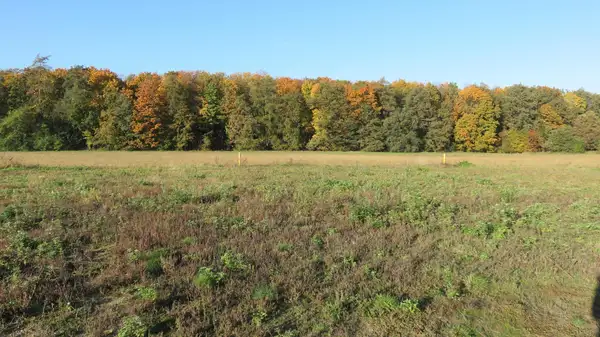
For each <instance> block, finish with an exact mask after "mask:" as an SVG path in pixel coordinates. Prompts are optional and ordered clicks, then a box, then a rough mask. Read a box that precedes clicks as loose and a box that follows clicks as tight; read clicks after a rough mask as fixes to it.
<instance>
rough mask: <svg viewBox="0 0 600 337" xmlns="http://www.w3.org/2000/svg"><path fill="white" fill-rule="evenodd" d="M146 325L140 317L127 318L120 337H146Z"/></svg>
mask: <svg viewBox="0 0 600 337" xmlns="http://www.w3.org/2000/svg"><path fill="white" fill-rule="evenodd" d="M146 330H147V328H146V325H145V324H144V322H142V319H141V318H140V317H139V316H130V317H126V318H125V319H124V320H123V323H122V325H121V329H119V333H118V334H117V336H118V337H144V336H145V335H146Z"/></svg>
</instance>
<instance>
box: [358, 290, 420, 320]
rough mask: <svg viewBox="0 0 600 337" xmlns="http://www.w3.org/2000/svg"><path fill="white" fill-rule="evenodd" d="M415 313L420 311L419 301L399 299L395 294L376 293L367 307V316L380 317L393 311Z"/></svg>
mask: <svg viewBox="0 0 600 337" xmlns="http://www.w3.org/2000/svg"><path fill="white" fill-rule="evenodd" d="M398 311H399V312H403V313H407V314H415V313H418V312H419V311H420V309H419V301H417V300H413V299H404V300H402V301H400V300H399V299H398V297H397V296H392V295H387V294H378V295H376V296H375V298H374V299H373V300H372V301H371V303H370V304H369V306H368V308H367V316H370V317H380V316H383V315H386V314H390V313H393V312H398Z"/></svg>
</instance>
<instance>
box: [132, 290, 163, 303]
mask: <svg viewBox="0 0 600 337" xmlns="http://www.w3.org/2000/svg"><path fill="white" fill-rule="evenodd" d="M135 296H136V297H137V298H141V299H143V300H146V301H152V302H154V301H156V299H157V298H158V292H157V291H156V289H154V288H151V287H137V288H136V290H135Z"/></svg>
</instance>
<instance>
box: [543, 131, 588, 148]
mask: <svg viewBox="0 0 600 337" xmlns="http://www.w3.org/2000/svg"><path fill="white" fill-rule="evenodd" d="M545 146H546V150H548V151H552V152H574V153H582V152H585V144H584V142H583V139H581V138H580V137H577V136H576V135H575V132H574V130H573V128H572V127H570V126H563V127H561V128H558V129H555V130H552V131H550V133H549V135H548V140H546V144H545Z"/></svg>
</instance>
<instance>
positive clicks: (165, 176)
mask: <svg viewBox="0 0 600 337" xmlns="http://www.w3.org/2000/svg"><path fill="white" fill-rule="evenodd" d="M440 161H441V155H440V154H418V155H408V154H402V155H397V154H351V153H285V152H275V153H264V152H263V153H260V152H254V153H242V164H243V165H242V166H241V167H237V153H225V152H188V153H171V152H133V153H131V152H117V153H113V152H57V153H44V152H40V153H4V154H0V167H2V169H0V335H2V336H53V335H58V336H76V335H86V336H87V335H89V336H143V335H144V334H145V333H148V334H149V335H150V336H161V335H162V336H592V335H594V333H595V331H596V322H595V320H594V318H593V317H592V316H591V307H592V299H593V297H594V291H595V288H596V286H597V284H596V275H597V272H598V265H597V264H598V261H599V258H600V155H597V154H585V155H560V154H525V155H494V154H487V155H476V154H455V153H452V154H449V155H448V165H445V166H443V165H441V164H440Z"/></svg>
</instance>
